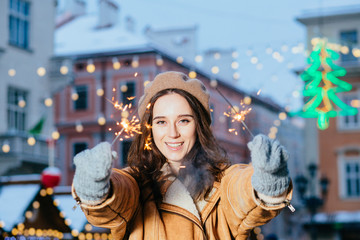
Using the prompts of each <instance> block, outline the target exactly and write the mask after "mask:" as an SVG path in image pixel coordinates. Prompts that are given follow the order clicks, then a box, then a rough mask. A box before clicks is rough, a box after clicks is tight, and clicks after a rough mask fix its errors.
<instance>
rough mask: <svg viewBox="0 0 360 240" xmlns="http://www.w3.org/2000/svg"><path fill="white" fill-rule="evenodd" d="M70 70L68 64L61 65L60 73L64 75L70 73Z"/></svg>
mask: <svg viewBox="0 0 360 240" xmlns="http://www.w3.org/2000/svg"><path fill="white" fill-rule="evenodd" d="M68 72H69V68H68V67H67V66H61V67H60V73H61V74H62V75H66V74H68Z"/></svg>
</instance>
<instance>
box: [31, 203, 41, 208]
mask: <svg viewBox="0 0 360 240" xmlns="http://www.w3.org/2000/svg"><path fill="white" fill-rule="evenodd" d="M32 205H33V208H35V209H38V208H39V207H40V203H39V202H38V201H34V202H33V204H32Z"/></svg>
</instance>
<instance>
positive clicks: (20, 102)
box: [18, 97, 26, 108]
mask: <svg viewBox="0 0 360 240" xmlns="http://www.w3.org/2000/svg"><path fill="white" fill-rule="evenodd" d="M18 106H19V107H21V108H24V107H25V106H26V101H25V100H24V99H23V98H22V97H20V99H19V101H18Z"/></svg>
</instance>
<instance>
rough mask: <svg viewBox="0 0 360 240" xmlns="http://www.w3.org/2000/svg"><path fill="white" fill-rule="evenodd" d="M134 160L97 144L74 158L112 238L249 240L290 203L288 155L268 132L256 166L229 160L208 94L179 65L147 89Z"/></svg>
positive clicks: (82, 192) (88, 210)
mask: <svg viewBox="0 0 360 240" xmlns="http://www.w3.org/2000/svg"><path fill="white" fill-rule="evenodd" d="M138 109H139V110H138V113H139V117H140V119H141V126H142V129H141V131H142V134H139V135H137V136H136V137H135V139H134V141H133V143H132V145H131V148H130V152H129V156H128V162H129V167H128V168H125V169H122V170H119V169H111V165H112V161H113V159H115V158H116V153H115V152H111V146H110V144H109V143H100V144H99V145H97V146H96V147H94V148H93V149H91V150H85V151H83V152H81V153H79V154H78V155H76V156H75V158H74V162H75V165H76V172H75V176H74V181H73V194H74V198H75V199H76V200H77V202H78V203H79V204H80V205H81V208H82V210H83V212H84V213H85V215H86V217H87V219H88V221H89V222H90V223H92V224H93V225H96V226H99V227H105V228H109V229H111V232H112V234H113V237H114V239H247V237H248V234H249V232H250V231H251V229H253V228H254V227H256V226H260V225H263V224H265V223H266V222H268V221H270V220H271V219H272V218H274V217H275V216H276V215H278V214H279V212H280V210H281V209H282V208H284V207H285V206H289V202H290V199H291V195H292V186H291V182H290V178H289V176H288V169H287V160H288V157H289V156H288V153H287V152H286V150H285V149H284V148H283V147H282V146H281V145H280V144H279V142H278V141H273V140H270V139H269V138H267V137H266V136H264V135H258V136H256V137H255V138H254V139H253V141H252V142H250V143H249V144H248V147H249V149H250V151H251V160H252V164H249V165H247V164H236V165H232V166H230V163H229V161H228V159H227V158H226V155H225V153H224V151H223V150H222V149H221V148H220V147H219V145H218V144H217V143H216V140H215V138H214V136H213V134H212V132H211V128H210V124H211V119H210V108H209V93H208V92H207V90H206V88H205V87H204V85H203V84H202V83H201V82H200V81H199V80H197V79H189V78H188V77H187V76H186V75H185V74H183V73H179V72H165V73H162V74H159V75H158V76H156V78H155V79H154V81H153V82H152V83H149V84H148V85H147V86H146V88H145V93H144V96H143V97H142V98H141V99H140V101H139V106H138Z"/></svg>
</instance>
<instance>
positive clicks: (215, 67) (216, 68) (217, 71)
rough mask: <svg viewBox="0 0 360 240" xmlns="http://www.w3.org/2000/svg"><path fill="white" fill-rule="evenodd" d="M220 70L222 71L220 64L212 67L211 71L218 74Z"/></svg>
mask: <svg viewBox="0 0 360 240" xmlns="http://www.w3.org/2000/svg"><path fill="white" fill-rule="evenodd" d="M219 71H220V69H219V67H218V66H213V67H212V68H211V72H212V73H213V74H218V73H219Z"/></svg>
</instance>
